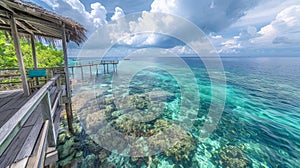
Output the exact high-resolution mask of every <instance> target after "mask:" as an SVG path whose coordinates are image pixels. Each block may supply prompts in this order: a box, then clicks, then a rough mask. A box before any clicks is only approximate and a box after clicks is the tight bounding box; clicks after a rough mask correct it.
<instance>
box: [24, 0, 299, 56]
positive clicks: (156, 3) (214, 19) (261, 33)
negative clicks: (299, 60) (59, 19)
mask: <svg viewBox="0 0 300 168" xmlns="http://www.w3.org/2000/svg"><path fill="white" fill-rule="evenodd" d="M27 1H30V2H33V3H36V4H38V5H40V6H42V7H44V8H46V9H48V10H51V11H54V12H56V13H58V14H60V15H63V16H66V17H69V18H72V19H74V20H76V21H78V22H80V23H81V24H83V25H84V26H85V27H86V28H87V29H88V30H89V32H90V33H89V34H91V32H93V31H95V30H96V29H99V28H101V27H102V26H104V25H106V24H107V23H109V22H110V21H112V20H117V19H118V18H120V17H122V16H125V15H128V14H131V13H135V12H144V13H145V15H146V13H151V12H163V13H169V14H172V15H176V16H180V17H183V18H185V19H187V20H189V21H190V22H192V23H194V24H195V25H197V26H198V27H199V28H200V29H201V30H203V31H204V32H205V33H206V34H207V36H208V38H209V40H210V41H211V42H212V44H213V45H214V46H215V48H216V50H217V52H218V53H219V54H220V55H221V56H298V55H299V56H300V1H299V0H201V1H200V0H27ZM146 19H147V18H146V17H145V16H141V20H145V21H146ZM160 19H161V18H156V19H155V20H158V21H159V20H160ZM152 24H156V22H153V23H152ZM136 25H138V24H136ZM148 26H149V25H148ZM151 26H153V25H151ZM170 29H171V28H170ZM178 31H185V30H184V29H179V30H178ZM148 36H149V37H145V36H143V37H135V38H134V39H131V40H128V41H130V43H129V42H128V41H127V42H124V43H125V44H127V45H128V47H135V46H138V44H146V45H144V46H140V45H139V46H138V47H151V46H155V47H162V48H167V49H169V50H171V51H174V52H178V53H181V54H189V53H191V52H190V50H189V49H188V47H186V46H185V45H184V44H182V43H178V42H177V41H176V40H172V39H170V38H167V39H166V37H159V36H157V35H156V36H154V35H148Z"/></svg>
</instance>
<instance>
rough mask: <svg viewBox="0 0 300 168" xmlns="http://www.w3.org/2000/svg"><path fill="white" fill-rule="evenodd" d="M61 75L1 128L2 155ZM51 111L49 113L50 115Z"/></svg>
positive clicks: (0, 152) (0, 143)
mask: <svg viewBox="0 0 300 168" xmlns="http://www.w3.org/2000/svg"><path fill="white" fill-rule="evenodd" d="M57 78H59V75H55V76H54V77H53V78H51V80H50V81H49V82H48V83H47V84H45V85H44V86H43V87H42V88H41V89H40V90H39V91H38V92H37V93H36V94H35V96H34V97H32V98H31V99H30V100H29V101H28V102H27V103H26V104H25V105H24V106H22V107H21V108H20V109H19V110H18V111H17V112H16V113H15V114H14V115H13V117H11V118H10V119H9V120H8V121H7V122H6V123H5V124H4V125H3V126H2V127H1V128H0V145H1V148H0V154H2V152H3V149H6V147H7V146H8V144H9V143H10V142H11V140H12V138H13V137H14V136H15V135H16V133H17V132H18V130H20V128H21V126H22V125H24V123H25V121H26V120H27V119H28V117H29V116H30V115H31V113H32V112H33V111H34V109H36V107H37V106H38V105H39V103H40V102H41V101H42V99H44V97H45V95H46V94H47V93H48V88H49V87H50V86H51V85H53V83H54V82H55V80H56V79H57ZM50 112H51V110H50V111H49V114H50Z"/></svg>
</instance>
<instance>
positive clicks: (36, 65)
mask: <svg viewBox="0 0 300 168" xmlns="http://www.w3.org/2000/svg"><path fill="white" fill-rule="evenodd" d="M31 50H32V58H33V64H34V69H37V68H38V62H37V58H36V50H35V42H34V35H33V34H32V35H31Z"/></svg>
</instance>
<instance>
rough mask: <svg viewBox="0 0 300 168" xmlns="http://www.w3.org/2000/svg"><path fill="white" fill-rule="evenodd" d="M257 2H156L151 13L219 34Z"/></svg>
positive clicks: (162, 0)
mask: <svg viewBox="0 0 300 168" xmlns="http://www.w3.org/2000/svg"><path fill="white" fill-rule="evenodd" d="M256 2H257V1H256V0H254V1H248V0H226V1H224V0H212V1H199V0H154V1H153V3H152V5H151V11H150V12H164V13H170V14H174V15H177V16H181V17H183V18H186V19H188V20H190V21H192V22H193V23H195V24H196V25H197V26H199V27H200V28H201V29H203V30H204V31H206V32H218V31H220V30H222V29H224V28H226V27H228V26H229V25H230V24H232V23H234V22H235V21H237V20H238V19H239V18H240V17H242V16H243V15H244V14H245V11H247V10H248V9H250V8H252V7H254V6H255V4H256Z"/></svg>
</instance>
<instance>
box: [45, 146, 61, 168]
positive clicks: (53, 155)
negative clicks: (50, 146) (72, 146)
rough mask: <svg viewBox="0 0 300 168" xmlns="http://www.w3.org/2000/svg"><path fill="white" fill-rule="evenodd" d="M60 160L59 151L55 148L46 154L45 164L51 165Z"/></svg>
mask: <svg viewBox="0 0 300 168" xmlns="http://www.w3.org/2000/svg"><path fill="white" fill-rule="evenodd" d="M56 161H58V152H57V151H56V150H55V148H54V150H53V151H50V152H48V151H47V154H46V160H45V166H48V165H51V164H53V163H55V162H56Z"/></svg>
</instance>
